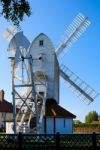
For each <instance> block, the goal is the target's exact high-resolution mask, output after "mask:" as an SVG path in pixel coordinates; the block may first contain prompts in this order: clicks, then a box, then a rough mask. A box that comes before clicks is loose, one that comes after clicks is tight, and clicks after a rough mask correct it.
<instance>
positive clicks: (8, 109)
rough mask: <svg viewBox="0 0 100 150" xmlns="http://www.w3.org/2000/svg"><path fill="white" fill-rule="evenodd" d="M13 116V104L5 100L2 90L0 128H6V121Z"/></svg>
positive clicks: (0, 94)
mask: <svg viewBox="0 0 100 150" xmlns="http://www.w3.org/2000/svg"><path fill="white" fill-rule="evenodd" d="M12 118H13V106H12V104H11V103H10V102H8V101H7V100H5V97H4V91H3V90H1V91H0V129H4V130H5V129H6V121H11V120H12Z"/></svg>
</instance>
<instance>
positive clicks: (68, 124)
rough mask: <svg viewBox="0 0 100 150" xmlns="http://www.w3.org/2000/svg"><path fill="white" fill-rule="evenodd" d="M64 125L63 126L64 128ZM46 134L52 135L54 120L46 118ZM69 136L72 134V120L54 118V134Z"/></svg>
mask: <svg viewBox="0 0 100 150" xmlns="http://www.w3.org/2000/svg"><path fill="white" fill-rule="evenodd" d="M64 125H65V126H64ZM46 131H47V132H46V133H50V134H52V133H54V118H46ZM57 132H59V133H61V134H71V133H73V119H67V118H65V122H64V118H55V133H57Z"/></svg>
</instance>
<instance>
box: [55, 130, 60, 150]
mask: <svg viewBox="0 0 100 150" xmlns="http://www.w3.org/2000/svg"><path fill="white" fill-rule="evenodd" d="M56 150H60V135H59V132H57V134H56Z"/></svg>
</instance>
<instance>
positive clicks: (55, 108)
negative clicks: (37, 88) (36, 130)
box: [44, 99, 76, 134]
mask: <svg viewBox="0 0 100 150" xmlns="http://www.w3.org/2000/svg"><path fill="white" fill-rule="evenodd" d="M75 118H76V116H75V115H73V114H72V113H71V112H69V111H67V110H66V109H64V108H63V107H61V106H60V105H58V104H57V102H56V101H55V100H54V99H47V102H46V107H45V114H44V133H49V134H53V133H57V132H59V133H61V134H71V133H73V119H75Z"/></svg>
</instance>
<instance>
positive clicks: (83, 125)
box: [74, 123, 100, 128]
mask: <svg viewBox="0 0 100 150" xmlns="http://www.w3.org/2000/svg"><path fill="white" fill-rule="evenodd" d="M74 127H83V128H84V127H91V128H92V127H100V124H90V123H81V124H74Z"/></svg>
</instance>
